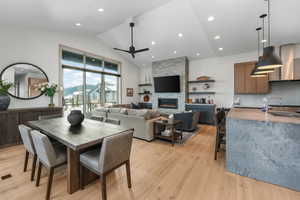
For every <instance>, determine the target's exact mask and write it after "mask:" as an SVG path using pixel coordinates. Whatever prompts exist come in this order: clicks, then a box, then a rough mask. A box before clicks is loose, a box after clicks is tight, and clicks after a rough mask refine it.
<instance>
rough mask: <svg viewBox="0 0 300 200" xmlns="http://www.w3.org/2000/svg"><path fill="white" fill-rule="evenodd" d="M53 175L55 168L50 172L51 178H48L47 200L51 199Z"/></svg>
mask: <svg viewBox="0 0 300 200" xmlns="http://www.w3.org/2000/svg"><path fill="white" fill-rule="evenodd" d="M53 174H54V168H53V167H51V168H50V171H49V177H48V184H47V193H46V200H49V199H50V194H51V187H52V181H53Z"/></svg>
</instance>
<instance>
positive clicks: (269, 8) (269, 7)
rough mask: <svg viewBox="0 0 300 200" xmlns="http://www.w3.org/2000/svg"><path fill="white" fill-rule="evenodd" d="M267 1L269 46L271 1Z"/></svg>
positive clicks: (269, 38)
mask: <svg viewBox="0 0 300 200" xmlns="http://www.w3.org/2000/svg"><path fill="white" fill-rule="evenodd" d="M266 1H267V2H268V43H269V46H271V11H270V10H271V5H270V4H271V3H270V0H266Z"/></svg>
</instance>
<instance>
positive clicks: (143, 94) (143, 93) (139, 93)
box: [139, 93, 152, 95]
mask: <svg viewBox="0 0 300 200" xmlns="http://www.w3.org/2000/svg"><path fill="white" fill-rule="evenodd" d="M139 95H152V93H139Z"/></svg>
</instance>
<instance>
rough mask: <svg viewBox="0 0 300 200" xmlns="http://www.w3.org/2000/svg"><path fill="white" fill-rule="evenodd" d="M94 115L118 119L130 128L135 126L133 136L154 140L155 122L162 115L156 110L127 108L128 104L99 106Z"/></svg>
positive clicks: (113, 119)
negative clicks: (107, 106)
mask: <svg viewBox="0 0 300 200" xmlns="http://www.w3.org/2000/svg"><path fill="white" fill-rule="evenodd" d="M92 117H93V118H99V119H100V118H103V119H109V120H110V121H116V120H118V122H119V124H120V125H121V126H123V127H125V128H128V129H129V128H134V135H133V136H134V137H135V138H139V139H143V140H146V141H152V140H153V139H154V136H153V122H154V121H156V120H157V119H158V118H159V117H160V114H159V112H158V111H156V110H150V109H130V108H126V106H122V107H116V106H114V107H110V108H98V109H96V110H95V111H94V112H93V113H92ZM101 121H102V120H101ZM103 121H104V120H103Z"/></svg>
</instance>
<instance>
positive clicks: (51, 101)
mask: <svg viewBox="0 0 300 200" xmlns="http://www.w3.org/2000/svg"><path fill="white" fill-rule="evenodd" d="M49 98H50V103H49V107H54V106H55V104H54V103H53V96H50V97H49Z"/></svg>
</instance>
